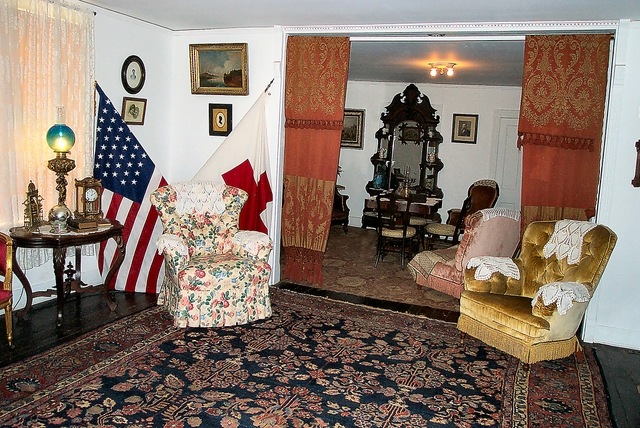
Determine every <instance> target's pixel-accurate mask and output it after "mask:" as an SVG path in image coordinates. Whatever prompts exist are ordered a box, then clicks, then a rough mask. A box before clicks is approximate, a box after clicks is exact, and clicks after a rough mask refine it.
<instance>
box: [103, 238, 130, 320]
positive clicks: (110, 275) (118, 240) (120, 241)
mask: <svg viewBox="0 0 640 428" xmlns="http://www.w3.org/2000/svg"><path fill="white" fill-rule="evenodd" d="M113 239H114V241H116V244H117V246H118V257H117V258H116V261H115V262H114V263H113V265H112V266H111V268H110V269H109V272H108V273H107V277H106V278H105V280H104V290H103V292H104V298H105V300H106V301H107V305H109V308H110V309H111V310H112V311H115V310H116V307H117V306H118V305H117V303H116V302H114V301H113V300H112V299H111V295H110V294H109V284H110V283H111V280H112V279H113V276H114V275H115V274H116V272H117V271H118V269H120V265H121V264H122V262H123V261H124V256H125V245H124V240H123V239H122V236H114V237H113Z"/></svg>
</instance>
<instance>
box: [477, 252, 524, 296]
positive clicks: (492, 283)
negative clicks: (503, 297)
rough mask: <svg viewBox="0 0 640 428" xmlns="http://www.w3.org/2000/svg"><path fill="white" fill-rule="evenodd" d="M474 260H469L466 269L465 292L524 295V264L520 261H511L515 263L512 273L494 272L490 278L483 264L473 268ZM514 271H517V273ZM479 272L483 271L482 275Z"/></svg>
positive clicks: (506, 271) (504, 271)
mask: <svg viewBox="0 0 640 428" xmlns="http://www.w3.org/2000/svg"><path fill="white" fill-rule="evenodd" d="M474 259H475V258H474ZM474 259H471V260H469V263H468V264H467V266H466V267H465V269H464V289H465V290H469V291H477V292H479V293H493V294H509V295H516V296H518V295H521V294H522V289H523V286H524V275H523V272H524V270H523V268H522V262H521V261H520V260H519V259H509V260H511V261H512V262H513V266H512V268H511V271H509V270H503V272H500V271H494V272H492V273H490V274H489V276H488V278H487V272H486V270H485V266H483V265H482V264H480V265H478V264H476V265H475V266H473V265H474V263H472V260H474ZM494 259H495V258H494ZM514 269H517V273H516V271H515V270H514ZM479 271H482V273H481V272H479Z"/></svg>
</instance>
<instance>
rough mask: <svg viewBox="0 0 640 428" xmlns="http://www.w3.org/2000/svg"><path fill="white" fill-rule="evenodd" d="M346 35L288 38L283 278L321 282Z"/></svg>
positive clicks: (336, 151)
mask: <svg viewBox="0 0 640 428" xmlns="http://www.w3.org/2000/svg"><path fill="white" fill-rule="evenodd" d="M349 54H350V43H349V38H348V37H309V36H292V37H289V39H288V41H287V65H286V67H287V68H286V81H285V118H286V122H285V148H284V206H283V210H282V243H283V247H284V255H285V260H284V261H285V265H284V273H283V278H285V279H291V280H294V281H307V282H310V283H316V284H322V258H323V255H324V251H325V249H326V246H327V239H328V237H329V227H330V226H331V210H332V205H333V194H334V189H335V182H336V173H337V170H338V158H339V156H340V137H341V134H342V122H343V119H344V102H345V95H346V91H347V75H348V71H349Z"/></svg>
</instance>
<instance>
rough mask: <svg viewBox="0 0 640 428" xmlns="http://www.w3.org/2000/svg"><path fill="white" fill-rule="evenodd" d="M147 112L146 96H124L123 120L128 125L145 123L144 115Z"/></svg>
mask: <svg viewBox="0 0 640 428" xmlns="http://www.w3.org/2000/svg"><path fill="white" fill-rule="evenodd" d="M146 114H147V99H146V98H131V97H123V98H122V120H124V122H125V123H126V124H127V125H144V117H145V115H146Z"/></svg>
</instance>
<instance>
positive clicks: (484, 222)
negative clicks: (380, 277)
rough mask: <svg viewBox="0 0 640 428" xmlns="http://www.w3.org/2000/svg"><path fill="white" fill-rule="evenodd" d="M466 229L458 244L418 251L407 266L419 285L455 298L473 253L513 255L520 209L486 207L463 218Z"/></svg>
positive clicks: (516, 243) (460, 291) (518, 231)
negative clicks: (433, 249)
mask: <svg viewBox="0 0 640 428" xmlns="http://www.w3.org/2000/svg"><path fill="white" fill-rule="evenodd" d="M465 224H466V226H465V228H466V230H467V231H466V232H465V234H464V235H462V240H461V241H460V244H459V245H454V246H452V247H448V248H443V249H440V250H435V251H423V252H421V253H418V254H417V255H416V256H415V257H414V258H413V260H411V262H409V264H408V266H409V270H410V271H411V274H412V276H413V279H414V280H415V281H416V283H417V284H418V285H420V286H424V287H428V288H433V289H434V290H437V291H440V292H443V293H446V294H449V295H451V296H453V297H455V298H457V299H459V298H460V293H462V290H463V288H464V285H463V284H464V275H463V272H464V267H465V266H466V265H467V262H468V261H469V260H470V259H471V258H472V257H477V256H504V257H512V256H513V255H514V253H515V251H516V249H517V248H518V243H519V242H520V213H519V212H518V211H513V210H508V209H504V208H487V209H484V210H480V211H477V212H475V213H474V214H471V215H470V216H468V217H466V218H465Z"/></svg>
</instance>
